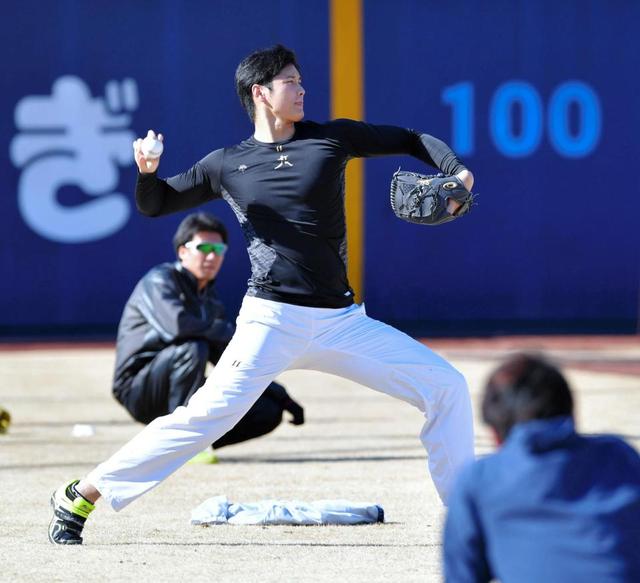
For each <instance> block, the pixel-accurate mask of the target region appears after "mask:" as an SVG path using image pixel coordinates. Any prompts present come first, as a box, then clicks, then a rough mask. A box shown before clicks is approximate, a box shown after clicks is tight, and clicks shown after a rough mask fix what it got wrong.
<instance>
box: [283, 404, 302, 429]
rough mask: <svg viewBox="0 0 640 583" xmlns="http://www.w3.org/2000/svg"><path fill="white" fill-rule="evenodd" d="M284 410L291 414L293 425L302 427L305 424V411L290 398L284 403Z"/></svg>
mask: <svg viewBox="0 0 640 583" xmlns="http://www.w3.org/2000/svg"><path fill="white" fill-rule="evenodd" d="M283 409H284V410H285V411H288V412H289V413H291V417H292V419H291V420H290V421H289V423H291V424H292V425H302V424H303V423H304V409H303V408H302V407H301V406H300V405H299V404H298V403H296V402H295V401H294V400H293V399H291V398H289V399H287V400H286V401H285V402H284V405H283Z"/></svg>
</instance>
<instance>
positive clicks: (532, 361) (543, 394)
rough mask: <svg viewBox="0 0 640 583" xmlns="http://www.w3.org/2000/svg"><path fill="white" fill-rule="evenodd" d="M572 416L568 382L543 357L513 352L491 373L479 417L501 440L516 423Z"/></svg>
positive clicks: (571, 399) (571, 401)
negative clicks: (512, 354) (480, 416)
mask: <svg viewBox="0 0 640 583" xmlns="http://www.w3.org/2000/svg"><path fill="white" fill-rule="evenodd" d="M559 416H573V398H572V396H571V390H570V389H569V385H568V383H567V381H566V379H565V378H564V376H563V375H562V373H561V372H560V370H558V369H557V368H556V367H555V366H553V365H552V364H550V363H549V362H547V361H546V360H545V359H544V358H543V357H541V356H537V355H532V354H522V353H521V354H516V355H514V356H512V357H510V358H509V359H507V360H506V361H505V362H504V363H503V364H501V365H500V366H499V367H498V368H497V369H496V370H494V371H493V373H491V375H490V376H489V379H488V381H487V384H486V386H485V390H484V396H483V399H482V419H483V421H484V422H485V423H486V424H487V425H489V426H490V427H492V428H493V429H494V431H495V432H496V434H497V435H498V437H499V439H500V440H501V441H504V440H505V439H506V438H507V436H508V435H509V432H510V431H511V428H512V427H513V426H514V425H515V424H516V423H521V422H523V421H530V420H532V419H547V418H550V417H559Z"/></svg>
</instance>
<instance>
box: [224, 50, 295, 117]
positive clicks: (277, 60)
mask: <svg viewBox="0 0 640 583" xmlns="http://www.w3.org/2000/svg"><path fill="white" fill-rule="evenodd" d="M287 65H294V66H295V68H296V69H298V71H300V66H299V65H298V62H297V60H296V55H295V53H294V52H293V51H292V50H290V49H288V48H287V47H284V46H282V45H275V46H273V47H270V48H268V49H262V50H259V51H255V52H253V53H251V54H250V55H249V56H248V57H246V58H245V59H243V60H242V62H241V63H240V64H239V65H238V68H237V69H236V91H237V93H238V97H239V98H240V103H242V107H244V108H245V110H246V111H247V113H248V114H249V117H250V118H251V121H253V120H254V118H255V113H256V112H255V106H254V104H253V97H252V95H251V87H252V86H253V85H266V86H267V87H269V89H271V81H273V78H274V77H275V76H276V75H277V74H278V73H279V72H280V71H282V69H284V68H285V67H286V66H287Z"/></svg>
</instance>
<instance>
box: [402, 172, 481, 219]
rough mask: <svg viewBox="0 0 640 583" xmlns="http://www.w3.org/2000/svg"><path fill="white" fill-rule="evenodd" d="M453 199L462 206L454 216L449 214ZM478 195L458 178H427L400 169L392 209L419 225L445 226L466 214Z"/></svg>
mask: <svg viewBox="0 0 640 583" xmlns="http://www.w3.org/2000/svg"><path fill="white" fill-rule="evenodd" d="M450 198H452V199H453V200H455V201H457V202H459V203H460V204H461V205H462V206H461V207H460V208H458V210H457V211H456V212H455V213H454V214H449V212H448V211H447V200H448V199H450ZM474 198H475V195H474V194H472V193H471V192H469V191H468V190H467V189H466V188H465V186H464V184H462V181H461V180H460V179H459V178H457V177H456V176H445V175H444V174H438V175H437V176H425V175H424V174H418V173H416V172H403V171H401V170H400V169H398V171H397V172H396V173H395V174H394V175H393V178H392V179H391V208H392V209H393V212H394V213H395V214H396V216H398V217H399V218H401V219H403V220H405V221H409V222H410V223H417V224H419V225H432V226H434V225H441V224H442V223H447V222H449V221H453V219H457V218H458V217H461V216H462V215H466V214H467V213H468V212H469V210H470V209H471V206H472V205H473V199H474Z"/></svg>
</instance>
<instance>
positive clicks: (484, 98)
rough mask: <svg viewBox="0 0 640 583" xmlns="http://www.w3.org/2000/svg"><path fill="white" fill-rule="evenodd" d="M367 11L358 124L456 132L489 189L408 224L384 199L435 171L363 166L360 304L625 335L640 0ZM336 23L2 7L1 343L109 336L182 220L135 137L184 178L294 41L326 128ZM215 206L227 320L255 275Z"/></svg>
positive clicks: (320, 0) (197, 8)
mask: <svg viewBox="0 0 640 583" xmlns="http://www.w3.org/2000/svg"><path fill="white" fill-rule="evenodd" d="M364 4H365V9H364V16H363V18H364V22H363V26H364V31H365V34H364V36H365V70H364V71H363V74H364V78H365V88H366V90H365V111H366V118H367V120H369V121H371V122H374V123H392V124H397V125H403V126H407V127H413V128H415V129H419V130H422V131H426V132H428V133H432V134H434V135H436V136H439V137H441V138H443V139H444V140H445V141H447V142H449V143H450V144H452V145H453V146H454V147H456V148H457V149H458V150H460V151H461V152H463V153H464V154H463V155H462V158H463V159H464V160H465V162H466V163H467V165H468V166H469V168H470V169H471V170H472V171H473V172H474V173H475V175H476V190H477V191H478V192H479V193H480V197H479V199H478V201H479V204H478V206H477V207H475V208H474V209H473V213H472V214H471V215H469V216H467V217H464V218H463V219H461V220H460V221H456V222H454V223H450V224H448V225H445V226H443V227H440V228H435V229H433V228H425V227H422V228H421V227H417V226H413V225H409V224H405V223H402V222H400V221H398V220H397V219H396V218H395V217H394V216H393V214H392V213H391V210H390V208H389V204H388V184H389V179H390V176H391V174H392V173H393V171H394V170H395V169H396V168H397V167H398V166H399V165H402V166H403V167H406V168H409V169H415V170H419V171H424V170H426V169H425V168H424V167H421V166H420V164H419V163H418V162H417V161H414V160H411V159H396V158H394V159H391V158H387V159H379V160H372V161H368V162H367V164H366V247H365V259H366V263H365V298H366V302H367V308H368V311H369V313H371V314H373V315H374V316H375V317H378V318H382V319H385V320H389V321H392V322H394V323H397V324H399V325H401V326H402V327H405V328H407V329H409V330H412V331H415V332H419V333H426V334H428V333H437V332H445V333H456V334H459V333H465V332H477V331H482V332H495V331H505V330H511V331H516V330H520V331H522V330H534V329H540V330H542V329H544V330H547V331H562V330H565V331H566V330H574V329H589V330H593V331H598V330H599V331H626V332H628V331H634V330H635V329H636V326H637V319H638V298H639V295H640V290H639V283H640V251H639V250H640V220H639V219H638V217H639V216H640V213H639V211H640V196H639V194H640V193H639V192H638V191H639V186H640V180H639V179H638V177H637V173H636V172H635V165H636V162H635V161H636V159H637V158H638V154H639V153H640V146H639V145H638V131H639V130H640V114H639V113H638V108H637V107H636V105H635V103H634V99H635V98H636V96H637V95H639V94H640V82H639V81H638V76H637V75H636V74H635V72H636V71H638V70H640V62H639V61H640V57H639V56H638V55H639V53H640V51H639V50H638V48H639V47H638V41H637V40H636V34H635V30H634V23H637V22H638V21H640V5H639V4H637V3H634V2H621V1H620V2H614V3H612V2H604V1H602V2H582V1H577V0H576V1H566V2H562V3H556V2H551V1H539V2H535V3H532V2H524V1H522V2H516V1H503V2H498V1H496V2H489V3H486V2H485V3H476V2H462V1H452V2H446V3H441V2H424V1H418V0H413V1H410V0H395V1H394V2H389V1H386V0H368V1H366V2H364ZM328 34H329V19H328V3H327V2H326V1H325V0H312V1H306V2H300V1H296V0H280V1H278V2H258V1H249V0H244V1H235V2H215V3H214V2H207V1H195V0H191V1H190V2H188V3H180V2H168V1H164V2H162V1H156V2H135V3H125V2H106V1H105V2H91V3H85V2H77V1H76V2H72V1H66V2H65V1H61V2H57V3H42V2H34V1H25V2H21V3H20V5H19V9H17V8H13V9H10V8H6V7H5V18H3V19H2V21H1V22H0V47H1V53H0V54H2V64H3V67H2V72H3V74H2V77H1V78H0V84H1V87H2V91H1V92H0V142H1V144H0V187H1V189H2V195H1V197H0V225H1V232H2V242H3V244H2V245H1V246H0V266H1V268H2V269H1V273H2V279H1V280H0V333H1V334H3V335H4V336H5V337H6V336H7V335H20V334H34V333H35V334H38V333H40V334H46V333H57V334H69V333H72V332H74V331H80V332H86V331H90V330H98V331H106V332H110V331H111V332H112V331H114V330H115V326H116V324H117V321H118V319H119V316H120V313H121V310H122V306H123V304H124V302H125V301H126V298H127V296H128V294H129V293H130V291H131V289H132V287H133V285H134V284H135V282H136V281H137V279H138V278H139V277H140V276H141V275H142V274H143V273H144V272H145V271H146V270H147V269H148V268H149V267H150V266H152V265H153V264H155V263H158V262H161V261H166V260H171V259H172V248H171V244H170V239H171V236H172V234H173V232H174V230H175V227H176V225H177V223H178V222H179V220H180V219H181V218H182V216H183V215H179V216H171V217H164V218H161V219H148V218H145V217H142V216H140V215H138V214H137V212H136V211H135V207H134V206H133V198H132V191H133V187H134V183H135V170H134V166H133V160H132V156H131V146H130V142H131V140H132V139H133V137H134V136H139V135H144V133H145V132H146V130H147V129H148V128H154V129H157V130H160V131H162V132H163V133H164V134H165V136H166V150H165V154H164V156H163V159H162V165H161V174H164V175H172V174H174V173H177V172H179V171H181V170H183V169H184V168H186V167H187V166H189V165H190V164H191V163H192V162H194V161H195V160H197V159H199V158H201V157H203V156H204V155H205V154H206V153H208V152H209V151H210V150H212V149H214V148H216V147H220V146H223V145H226V144H231V143H234V142H236V141H238V140H241V139H243V138H245V137H246V136H248V135H249V134H250V132H251V126H250V124H249V121H248V119H247V118H246V115H245V114H244V112H243V111H242V109H241V108H240V106H239V104H238V103H237V98H236V96H235V93H234V88H233V73H234V70H235V66H236V65H237V63H238V61H239V60H240V59H241V58H242V57H243V56H244V55H246V54H247V53H248V52H250V51H251V50H253V49H254V48H257V47H261V46H267V45H270V44H273V43H274V42H283V43H284V44H287V45H290V46H292V47H293V48H295V49H296V51H297V53H298V56H299V59H300V61H301V63H302V66H303V74H304V78H305V87H306V89H307V96H306V107H305V110H306V112H307V116H308V117H309V118H311V119H317V120H323V119H326V118H327V117H328V115H329V111H330V87H329V67H330V63H329V38H328ZM54 86H55V88H56V90H55V91H56V92H55V93H54V94H53V95H54V96H55V97H56V99H52V91H54ZM83 91H84V93H83ZM38 97H40V98H38ZM43 98H47V99H43ZM100 205H103V206H100ZM209 210H212V211H213V212H215V213H217V214H218V215H220V216H221V217H222V218H223V219H224V220H225V221H226V222H227V224H229V225H230V227H231V229H230V230H231V245H232V247H231V251H230V253H229V255H228V257H227V260H226V263H225V267H224V270H223V273H222V276H221V278H220V282H219V289H220V292H221V295H222V297H223V299H224V300H225V302H226V303H227V304H228V306H229V309H230V311H231V312H232V313H233V312H235V311H236V310H237V308H238V306H239V303H240V299H241V295H242V293H243V291H244V287H245V284H246V279H247V278H248V275H249V265H248V261H247V259H246V253H245V250H244V247H243V241H242V237H241V233H240V230H239V228H238V227H237V225H236V224H235V219H234V218H233V215H232V213H231V212H230V210H229V209H228V208H227V207H226V205H225V204H224V203H222V202H216V203H213V204H212V205H211V206H210V207H209ZM51 217H54V220H51Z"/></svg>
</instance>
